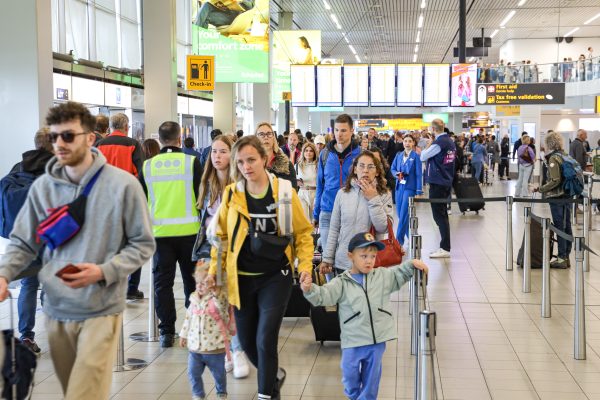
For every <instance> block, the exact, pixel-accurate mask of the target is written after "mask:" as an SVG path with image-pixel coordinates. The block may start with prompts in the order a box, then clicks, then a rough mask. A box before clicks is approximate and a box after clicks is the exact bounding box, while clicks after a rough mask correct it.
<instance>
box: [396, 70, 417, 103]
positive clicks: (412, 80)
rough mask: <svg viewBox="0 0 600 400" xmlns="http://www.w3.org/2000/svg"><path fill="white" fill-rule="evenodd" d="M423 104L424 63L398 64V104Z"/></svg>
mask: <svg viewBox="0 0 600 400" xmlns="http://www.w3.org/2000/svg"><path fill="white" fill-rule="evenodd" d="M422 104H423V65H421V64H398V94H397V96H396V105H397V106H404V107H420V106H421V105H422Z"/></svg>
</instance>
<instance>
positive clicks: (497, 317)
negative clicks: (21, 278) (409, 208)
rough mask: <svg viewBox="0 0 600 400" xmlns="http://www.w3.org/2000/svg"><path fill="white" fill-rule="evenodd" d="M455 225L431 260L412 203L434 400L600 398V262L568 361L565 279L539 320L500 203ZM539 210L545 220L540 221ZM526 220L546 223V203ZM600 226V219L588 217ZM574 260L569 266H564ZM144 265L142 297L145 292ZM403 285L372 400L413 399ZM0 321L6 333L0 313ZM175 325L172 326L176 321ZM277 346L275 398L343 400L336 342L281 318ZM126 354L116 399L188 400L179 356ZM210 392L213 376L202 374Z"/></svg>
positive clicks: (428, 226) (457, 218) (568, 288)
mask: <svg viewBox="0 0 600 400" xmlns="http://www.w3.org/2000/svg"><path fill="white" fill-rule="evenodd" d="M512 183H514V181H512V182H496V183H495V184H494V185H493V186H492V187H487V188H484V192H485V195H486V196H494V195H504V194H506V193H508V191H509V185H511V184H512ZM453 209H454V214H453V215H452V216H451V217H450V220H451V224H452V244H453V248H452V258H451V259H450V260H446V261H436V260H428V258H427V254H428V253H429V251H430V250H433V249H435V248H436V247H437V241H438V235H437V231H436V229H435V228H434V225H433V220H432V218H431V213H430V211H429V207H428V206H425V205H419V207H418V216H419V222H420V233H421V234H422V235H423V237H424V239H423V241H424V249H423V255H424V259H425V260H426V261H427V262H428V263H429V265H430V267H431V275H430V281H429V289H428V291H429V295H430V300H431V308H432V309H433V310H434V311H436V312H437V316H438V325H437V338H436V343H437V354H436V356H437V366H436V371H437V372H438V377H439V379H440V382H439V384H438V388H437V390H438V394H439V398H440V399H441V398H443V399H473V400H484V399H494V400H504V399H510V400H524V399H542V400H554V399H556V400H578V399H600V277H599V276H598V273H599V271H600V263H599V262H598V258H596V257H592V258H591V272H590V273H586V274H585V275H586V276H585V278H586V285H585V290H586V293H585V297H586V302H587V307H586V318H587V360H585V361H576V360H574V358H573V320H574V306H573V303H574V271H573V269H571V270H553V271H552V273H551V279H552V301H553V306H552V318H549V319H544V318H541V317H540V297H541V295H540V291H541V271H540V270H533V273H532V291H531V293H528V294H524V293H522V292H521V284H522V271H521V270H520V269H518V268H516V267H515V269H514V270H513V271H505V269H504V248H505V224H506V222H505V220H506V218H505V215H506V214H505V206H504V204H503V203H490V204H488V205H487V206H486V210H485V211H483V212H481V213H480V215H478V216H477V215H474V214H472V213H471V214H470V215H466V216H462V215H460V213H459V212H458V209H457V207H456V205H454V207H453ZM522 211H523V210H522V205H517V206H515V210H514V214H513V227H514V229H513V230H514V249H515V258H516V253H517V250H518V247H519V245H520V241H521V237H522V226H523V225H522V219H523V218H522V214H523V212H522ZM544 211H545V212H544ZM534 212H535V213H537V214H541V215H548V212H547V206H543V205H536V206H535V207H534ZM594 223H595V225H596V226H598V227H600V217H594ZM591 242H592V248H595V249H600V234H598V232H593V233H592V241H591ZM573 261H574V260H573ZM147 272H148V269H147V267H144V275H143V278H144V279H143V281H142V290H144V291H146V292H147V277H146V275H147ZM177 293H178V297H179V298H178V301H177V304H178V307H179V309H178V314H179V316H180V317H181V316H182V315H183V312H184V310H183V298H182V290H181V284H180V283H178V285H177ZM407 297H408V291H407V289H406V287H405V288H403V290H402V291H401V292H400V293H399V294H397V295H394V299H395V300H396V302H395V303H394V304H395V310H394V313H395V315H396V316H397V320H398V341H394V342H390V343H388V346H387V351H386V353H385V359H384V370H383V378H382V382H381V389H380V396H379V398H380V399H410V398H413V387H414V383H413V382H414V377H413V374H414V363H415V360H414V357H411V356H410V328H409V321H410V319H409V315H408V303H407ZM1 311H2V313H1V316H2V317H3V319H2V321H1V323H2V324H3V325H2V326H3V327H5V326H7V324H8V313H7V308H6V305H3V306H2V310H1ZM38 322H39V323H38V325H37V327H36V332H37V338H38V341H39V344H40V346H41V347H42V348H43V350H44V354H43V355H42V357H41V360H40V365H39V367H38V370H37V374H36V380H37V386H36V388H35V392H34V396H33V398H34V399H36V400H50V399H59V398H61V394H60V393H61V392H60V387H59V384H58V382H57V379H56V376H55V375H54V373H53V367H52V364H51V361H50V359H49V356H48V353H47V349H48V346H47V342H46V338H45V332H44V328H43V321H42V316H41V313H40V314H39V321H38ZM178 323H179V324H180V323H181V319H179V320H178ZM146 325H147V300H146V301H144V302H139V303H130V304H128V306H127V310H126V312H125V334H126V338H127V337H128V335H129V334H130V333H133V332H137V331H144V330H146ZM279 346H280V348H281V353H280V363H281V365H282V366H283V367H285V368H286V369H287V372H288V378H287V381H286V384H285V386H284V388H283V391H282V392H283V395H284V396H283V398H284V399H314V398H319V399H338V398H344V396H343V388H342V385H341V382H340V368H339V360H340V351H339V348H338V345H337V344H336V343H330V344H326V345H325V346H320V345H319V344H317V343H316V342H315V341H314V340H313V331H312V327H311V325H310V322H309V320H308V319H287V320H285V321H284V324H283V327H282V330H281V333H280V342H279ZM125 347H126V353H125V354H126V357H136V358H142V359H145V360H148V361H149V362H150V365H149V366H148V367H147V368H145V369H143V370H139V371H135V372H120V373H114V374H113V391H112V392H113V394H114V396H113V399H116V400H129V399H131V400H133V399H135V400H153V399H161V400H176V399H190V398H191V395H190V389H189V385H188V381H187V376H186V358H187V352H186V350H185V349H182V348H173V349H168V350H166V351H162V350H161V349H160V348H159V346H158V345H157V344H156V343H136V342H132V341H130V340H128V339H126V341H125ZM255 376H256V375H255V373H254V372H253V373H252V375H251V376H250V377H248V378H247V379H243V380H235V379H233V378H232V377H231V375H230V376H229V379H228V391H229V393H230V398H231V399H255V398H256V383H255ZM205 379H206V382H207V384H208V386H209V387H210V388H211V390H212V384H211V377H210V374H209V373H206V374H205Z"/></svg>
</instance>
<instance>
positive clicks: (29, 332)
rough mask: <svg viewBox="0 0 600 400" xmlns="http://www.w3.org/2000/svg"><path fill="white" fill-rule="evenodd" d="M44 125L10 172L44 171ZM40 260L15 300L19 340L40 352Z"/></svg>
mask: <svg viewBox="0 0 600 400" xmlns="http://www.w3.org/2000/svg"><path fill="white" fill-rule="evenodd" d="M49 133H50V130H49V129H48V128H46V127H44V128H41V129H40V130H38V131H37V132H36V134H35V137H34V143H35V150H29V151H26V152H25V153H23V160H22V161H21V162H19V163H17V164H15V166H14V167H13V168H12V170H11V171H10V173H11V174H12V173H16V172H27V173H30V174H32V175H34V176H36V177H38V176H40V175H43V174H44V173H45V172H46V164H47V163H48V161H49V160H50V159H51V158H52V157H53V156H54V154H53V153H52V143H50V139H49V136H48V134H49ZM41 266H42V265H41V261H40V259H39V258H37V259H36V260H35V261H33V262H32V263H31V264H30V265H29V267H28V269H27V270H26V271H25V273H24V274H25V275H28V276H27V277H25V278H23V279H21V291H20V292H19V299H18V300H17V314H18V316H19V333H20V335H21V342H22V343H23V344H24V345H26V346H27V347H29V348H30V349H31V350H32V351H33V352H34V353H38V354H39V353H40V352H41V350H40V347H39V346H38V345H37V343H36V342H35V339H34V338H35V332H34V331H33V328H34V327H35V310H36V309H37V291H38V288H39V286H40V282H39V281H38V277H37V271H39V269H40V268H41Z"/></svg>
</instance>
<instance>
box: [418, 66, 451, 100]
mask: <svg viewBox="0 0 600 400" xmlns="http://www.w3.org/2000/svg"><path fill="white" fill-rule="evenodd" d="M449 100H450V65H448V64H425V78H424V85H423V105H424V106H426V107H448V102H449Z"/></svg>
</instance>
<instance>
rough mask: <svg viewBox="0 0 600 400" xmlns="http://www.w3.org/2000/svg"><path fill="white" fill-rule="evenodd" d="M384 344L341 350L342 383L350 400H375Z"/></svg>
mask: <svg viewBox="0 0 600 400" xmlns="http://www.w3.org/2000/svg"><path fill="white" fill-rule="evenodd" d="M384 352H385V343H378V344H371V345H367V346H360V347H349V348H346V349H342V361H341V367H342V383H343V384H344V394H345V395H346V396H347V397H348V398H349V399H351V400H375V399H377V392H379V381H380V380H381V359H382V358H383V353H384Z"/></svg>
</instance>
